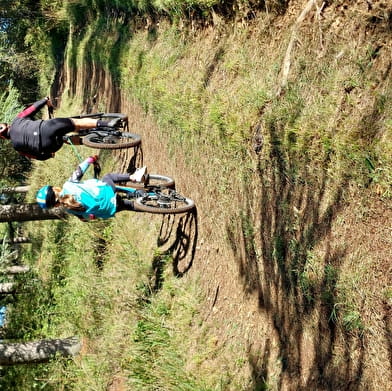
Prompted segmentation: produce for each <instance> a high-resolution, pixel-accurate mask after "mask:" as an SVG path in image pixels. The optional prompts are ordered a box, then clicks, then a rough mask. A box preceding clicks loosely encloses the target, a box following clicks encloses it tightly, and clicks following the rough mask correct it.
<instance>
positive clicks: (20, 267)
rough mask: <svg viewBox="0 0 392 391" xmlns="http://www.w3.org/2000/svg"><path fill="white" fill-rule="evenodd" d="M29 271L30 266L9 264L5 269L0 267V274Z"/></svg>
mask: <svg viewBox="0 0 392 391" xmlns="http://www.w3.org/2000/svg"><path fill="white" fill-rule="evenodd" d="M29 271H30V267H29V266H23V265H15V266H8V267H6V268H4V269H0V274H21V273H27V272H29Z"/></svg>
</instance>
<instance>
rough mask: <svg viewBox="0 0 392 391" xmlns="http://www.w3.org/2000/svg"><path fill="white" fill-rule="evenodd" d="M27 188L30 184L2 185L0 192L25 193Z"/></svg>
mask: <svg viewBox="0 0 392 391" xmlns="http://www.w3.org/2000/svg"><path fill="white" fill-rule="evenodd" d="M29 190H30V186H15V187H3V188H0V194H9V193H27V192H28V191H29Z"/></svg>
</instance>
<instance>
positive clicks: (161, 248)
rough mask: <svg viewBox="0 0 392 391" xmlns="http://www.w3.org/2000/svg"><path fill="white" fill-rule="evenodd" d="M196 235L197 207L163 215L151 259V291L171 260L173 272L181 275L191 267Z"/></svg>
mask: <svg viewBox="0 0 392 391" xmlns="http://www.w3.org/2000/svg"><path fill="white" fill-rule="evenodd" d="M197 236H198V226H197V209H196V208H194V209H193V210H192V211H189V212H188V213H186V214H181V215H169V214H168V215H164V216H163V218H162V224H161V227H160V231H159V236H158V239H157V246H158V252H157V254H156V255H155V256H154V258H153V261H152V273H151V276H150V284H151V285H150V286H151V290H152V292H156V291H158V290H159V289H160V288H161V287H162V284H163V271H164V268H165V266H166V265H167V264H168V263H169V262H172V268H173V274H174V275H175V276H176V277H182V276H183V275H184V274H185V273H187V272H188V271H189V269H190V268H191V267H192V264H193V260H194V257H195V253H196V243H197Z"/></svg>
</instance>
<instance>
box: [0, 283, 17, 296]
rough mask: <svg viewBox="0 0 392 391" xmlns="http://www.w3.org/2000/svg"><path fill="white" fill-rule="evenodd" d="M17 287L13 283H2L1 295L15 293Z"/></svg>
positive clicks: (0, 285)
mask: <svg viewBox="0 0 392 391" xmlns="http://www.w3.org/2000/svg"><path fill="white" fill-rule="evenodd" d="M15 290H16V285H15V284H14V283H13V282H2V283H0V294H10V293H15Z"/></svg>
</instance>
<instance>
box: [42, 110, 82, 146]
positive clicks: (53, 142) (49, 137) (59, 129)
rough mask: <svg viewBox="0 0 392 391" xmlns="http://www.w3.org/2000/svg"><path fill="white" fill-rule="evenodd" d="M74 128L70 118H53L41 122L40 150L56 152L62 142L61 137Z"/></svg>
mask: <svg viewBox="0 0 392 391" xmlns="http://www.w3.org/2000/svg"><path fill="white" fill-rule="evenodd" d="M74 130H75V125H74V123H73V122H72V121H71V119H70V118H53V119H48V120H46V121H43V122H42V124H41V150H42V152H46V153H50V152H57V151H58V150H59V149H60V148H61V147H62V146H63V143H64V139H63V137H64V136H65V135H66V134H67V133H70V132H73V131H74Z"/></svg>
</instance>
